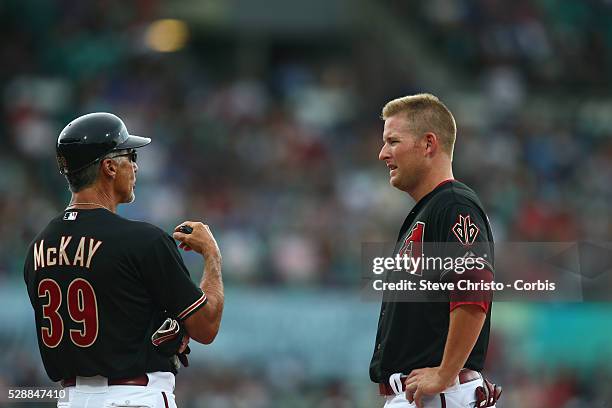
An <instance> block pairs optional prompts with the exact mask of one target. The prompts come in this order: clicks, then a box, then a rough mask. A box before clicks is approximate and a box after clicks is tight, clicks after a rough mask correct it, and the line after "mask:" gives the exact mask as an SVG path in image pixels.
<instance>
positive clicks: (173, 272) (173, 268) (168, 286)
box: [142, 233, 207, 320]
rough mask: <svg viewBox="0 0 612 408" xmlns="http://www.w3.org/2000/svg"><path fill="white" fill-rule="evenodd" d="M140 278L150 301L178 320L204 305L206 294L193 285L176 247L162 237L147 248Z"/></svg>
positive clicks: (167, 236)
mask: <svg viewBox="0 0 612 408" xmlns="http://www.w3.org/2000/svg"><path fill="white" fill-rule="evenodd" d="M142 274H143V278H144V280H145V285H146V286H147V288H149V290H150V291H151V294H152V296H153V298H154V300H155V301H156V302H157V303H158V304H159V305H160V307H161V308H162V309H164V310H166V311H167V312H168V313H169V314H170V315H172V316H174V317H176V318H177V319H179V320H185V319H186V318H187V317H189V316H190V315H191V314H193V313H194V312H195V311H197V310H198V309H199V308H200V307H202V306H204V305H205V304H206V301H207V300H206V294H205V293H203V292H202V290H201V289H200V288H198V287H197V286H196V285H195V284H194V283H193V281H192V280H191V278H190V276H189V271H188V270H187V267H186V266H185V263H184V262H183V258H181V255H180V253H179V252H178V249H177V247H176V243H175V242H174V240H173V239H172V237H170V236H169V235H167V234H165V233H164V234H160V235H159V236H158V237H157V238H156V239H155V240H154V241H153V243H152V244H151V246H150V247H149V248H147V253H146V254H145V256H144V264H143V270H142Z"/></svg>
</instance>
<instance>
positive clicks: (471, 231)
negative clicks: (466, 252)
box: [451, 214, 480, 246]
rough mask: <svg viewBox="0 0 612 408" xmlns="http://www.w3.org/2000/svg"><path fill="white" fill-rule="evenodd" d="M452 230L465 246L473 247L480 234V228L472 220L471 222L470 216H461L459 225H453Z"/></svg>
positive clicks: (458, 221)
mask: <svg viewBox="0 0 612 408" xmlns="http://www.w3.org/2000/svg"><path fill="white" fill-rule="evenodd" d="M451 230H452V231H453V234H455V236H456V237H457V239H458V240H459V242H460V243H461V245H463V246H471V245H472V244H474V241H475V240H476V237H477V236H478V233H479V232H480V229H479V228H478V226H477V225H476V224H474V223H473V222H472V220H470V216H469V215H465V216H464V215H461V214H459V219H458V220H457V223H456V224H455V225H453V228H451Z"/></svg>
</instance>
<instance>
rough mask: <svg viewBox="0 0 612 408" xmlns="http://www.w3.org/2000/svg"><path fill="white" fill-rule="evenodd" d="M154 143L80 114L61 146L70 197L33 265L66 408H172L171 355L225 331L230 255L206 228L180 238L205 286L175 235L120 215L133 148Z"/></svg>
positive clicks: (105, 117) (43, 332) (49, 360)
mask: <svg viewBox="0 0 612 408" xmlns="http://www.w3.org/2000/svg"><path fill="white" fill-rule="evenodd" d="M150 142H151V139H149V138H146V137H139V136H133V135H130V134H128V131H127V129H126V127H125V125H124V123H123V122H122V121H121V119H119V118H118V117H117V116H115V115H112V114H110V113H91V114H88V115H84V116H81V117H79V118H77V119H75V120H73V121H72V122H70V123H69V124H68V125H67V126H66V127H65V128H64V129H63V130H62V132H61V133H60V135H59V137H58V140H57V159H58V164H59V168H60V172H61V173H62V174H63V175H64V176H65V177H66V179H67V181H68V186H69V188H70V191H71V192H72V199H71V202H70V204H69V205H68V207H67V208H66V209H65V210H64V211H62V212H61V213H60V214H59V215H58V216H57V217H55V218H54V219H52V220H51V222H50V223H49V224H48V225H47V227H46V228H45V229H44V230H43V231H42V232H41V233H40V234H38V235H37V236H36V238H35V239H34V241H33V242H32V244H31V245H30V247H29V249H28V253H27V256H26V260H25V266H24V278H25V282H26V285H27V289H28V294H29V297H30V301H31V303H32V307H33V308H34V314H35V320H36V328H37V333H38V343H39V348H40V354H41V356H42V360H43V363H44V366H45V369H46V371H47V374H48V375H49V377H50V378H51V380H53V381H61V384H62V386H63V387H65V388H66V390H67V395H68V398H67V401H60V402H58V406H69V407H103V406H104V407H110V406H146V407H165V408H168V407H175V406H176V404H175V401H174V394H173V391H174V380H175V379H174V376H175V373H176V367H175V364H174V363H175V359H174V358H173V357H174V356H172V355H173V354H175V353H178V354H180V355H181V357H183V358H182V360H183V361H185V358H184V357H185V356H184V353H185V351H186V348H187V341H188V339H189V338H192V339H194V340H196V341H197V342H200V343H206V344H208V343H211V342H212V341H213V339H214V338H215V336H216V335H217V332H218V330H219V325H220V321H221V314H222V310H223V301H224V297H223V283H222V279H221V254H220V252H219V248H218V247H217V243H216V241H215V239H214V237H213V235H212V233H211V232H210V229H209V227H208V226H206V225H204V224H202V223H200V222H184V223H182V225H180V226H178V227H177V229H176V231H175V232H174V234H173V237H174V239H176V240H178V241H180V243H181V244H180V245H181V247H183V248H185V249H191V250H194V251H196V252H198V253H200V254H201V255H202V256H203V257H204V261H205V271H206V273H205V274H204V277H203V279H202V282H201V284H200V287H198V286H196V285H195V284H194V283H193V282H192V281H191V279H190V277H189V272H188V271H187V269H186V267H185V265H184V263H183V260H182V258H181V256H180V254H179V252H178V249H177V246H176V243H175V242H174V240H173V239H172V237H170V236H169V235H168V234H166V233H165V232H164V231H162V230H161V229H159V228H157V227H155V226H153V225H151V224H147V223H145V222H139V221H132V220H128V219H125V218H122V217H120V216H119V215H117V214H116V209H117V206H118V205H119V204H122V203H131V202H132V201H134V187H135V183H136V175H137V171H138V165H137V164H136V158H137V153H136V149H138V148H140V147H143V146H145V145H147V144H149V143H150ZM160 325H161V327H160ZM158 328H159V330H157V329H158ZM152 339H153V341H152ZM177 339H178V340H177ZM171 341H175V344H176V349H175V350H173V351H172V352H171V353H168V350H167V347H165V349H163V350H162V348H163V346H164V343H167V342H171Z"/></svg>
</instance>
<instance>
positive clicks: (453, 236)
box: [370, 180, 494, 383]
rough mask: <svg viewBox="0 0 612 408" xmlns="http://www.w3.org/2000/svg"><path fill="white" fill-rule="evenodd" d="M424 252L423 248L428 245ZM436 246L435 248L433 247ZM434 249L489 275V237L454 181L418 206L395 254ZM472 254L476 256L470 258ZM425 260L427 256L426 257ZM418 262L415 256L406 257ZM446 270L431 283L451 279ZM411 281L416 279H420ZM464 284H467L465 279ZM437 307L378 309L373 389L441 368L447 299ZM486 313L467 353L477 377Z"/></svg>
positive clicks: (472, 201)
mask: <svg viewBox="0 0 612 408" xmlns="http://www.w3.org/2000/svg"><path fill="white" fill-rule="evenodd" d="M427 243H429V246H424V245H428V244H427ZM438 244H439V245H438ZM432 245H433V246H436V247H440V248H443V251H444V254H437V255H444V256H449V257H463V256H465V254H466V253H468V252H470V256H478V257H481V259H484V260H486V266H485V268H486V269H487V271H485V272H487V273H488V274H490V275H491V279H492V273H493V272H494V271H493V266H492V265H493V262H494V260H493V255H494V254H493V235H492V232H491V228H490V226H489V221H488V218H487V216H486V214H485V212H484V210H483V208H482V204H481V203H480V200H479V199H478V197H477V196H476V194H475V193H474V191H472V190H471V189H470V188H469V187H467V186H466V185H465V184H463V183H460V182H458V181H455V180H451V181H446V182H444V183H442V184H440V185H438V186H437V187H436V188H435V189H434V190H433V191H431V192H430V193H429V194H427V195H426V196H425V197H423V198H422V199H421V200H419V202H418V203H416V205H415V206H414V208H413V209H412V211H411V212H410V213H409V214H408V216H407V217H406V220H405V221H404V224H403V225H402V228H401V230H400V233H399V236H398V239H397V244H396V246H395V253H394V255H397V254H403V253H405V252H406V250H407V249H408V248H409V249H410V250H411V251H412V250H414V249H416V248H424V247H427V248H429V250H431V248H432ZM472 251H474V252H477V253H475V254H474V253H472ZM425 255H427V254H425ZM411 256H417V257H418V256H419V254H414V253H413V254H411ZM448 272H449V271H448V270H444V269H441V270H437V271H433V273H434V274H437V275H436V276H434V278H433V280H437V281H440V282H444V281H445V280H447V279H449V280H450V279H453V278H452V276H451V275H456V274H452V273H448ZM416 275H418V274H415V275H414V276H411V278H414V279H417V280H418V279H419V276H416ZM465 275H466V276H465V278H467V279H470V276H469V273H465ZM444 296H445V297H443V298H442V301H440V299H438V300H437V301H431V302H427V301H420V302H406V301H392V300H389V299H387V301H383V303H382V305H381V311H380V316H379V320H378V332H377V334H376V344H375V349H374V354H373V356H372V361H371V363H370V378H371V379H372V381H374V382H377V383H387V381H388V379H389V376H390V375H392V374H394V373H404V374H408V373H410V371H412V370H413V369H416V368H423V367H436V366H439V365H440V364H441V362H442V357H443V354H444V346H445V344H446V337H447V335H448V325H449V316H450V306H451V303H450V302H451V301H452V300H453V298H452V297H451V295H450V294H449V293H446V294H445V295H444ZM490 319H491V309H490V307H489V308H488V311H487V316H486V320H485V323H484V326H483V328H482V330H481V332H480V336H479V337H478V340H477V342H476V345H475V346H474V348H473V350H472V352H471V353H470V355H469V357H468V359H467V362H466V364H465V367H466V368H470V369H473V370H477V371H480V370H482V368H483V365H484V360H485V355H486V352H487V346H488V342H489V327H490Z"/></svg>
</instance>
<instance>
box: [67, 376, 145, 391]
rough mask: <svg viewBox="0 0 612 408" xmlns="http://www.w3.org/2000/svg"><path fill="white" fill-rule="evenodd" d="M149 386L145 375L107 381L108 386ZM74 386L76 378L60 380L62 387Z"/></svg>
mask: <svg viewBox="0 0 612 408" xmlns="http://www.w3.org/2000/svg"><path fill="white" fill-rule="evenodd" d="M147 384H149V377H148V376H147V375H146V374H143V375H139V376H138V377H132V378H121V379H112V380H111V379H109V380H108V385H140V386H142V387H144V386H146V385H147ZM75 385H76V378H67V379H65V380H62V387H64V388H66V387H74V386H75Z"/></svg>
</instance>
